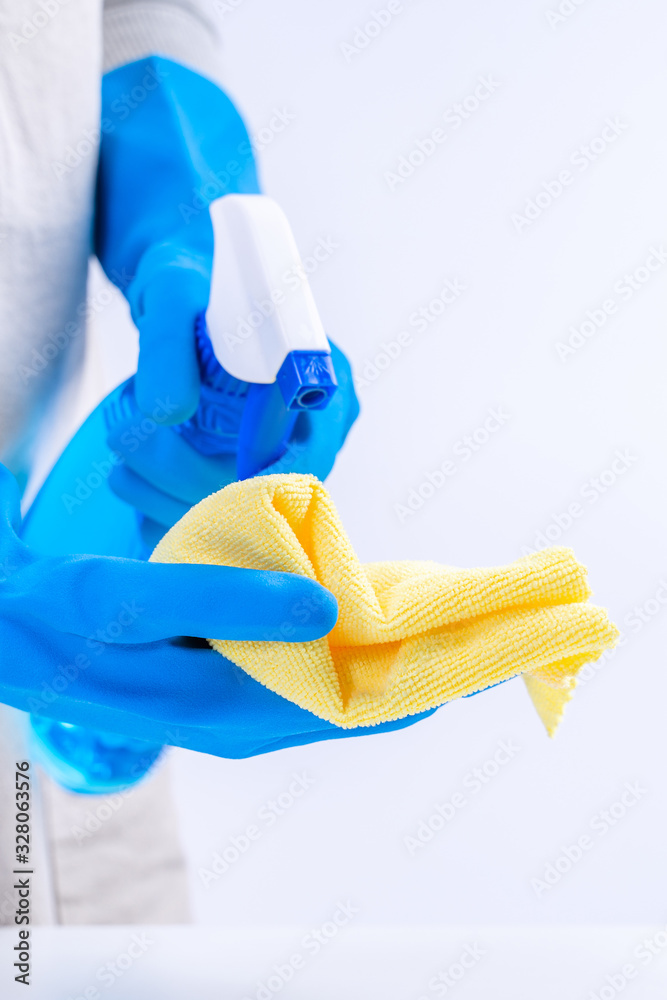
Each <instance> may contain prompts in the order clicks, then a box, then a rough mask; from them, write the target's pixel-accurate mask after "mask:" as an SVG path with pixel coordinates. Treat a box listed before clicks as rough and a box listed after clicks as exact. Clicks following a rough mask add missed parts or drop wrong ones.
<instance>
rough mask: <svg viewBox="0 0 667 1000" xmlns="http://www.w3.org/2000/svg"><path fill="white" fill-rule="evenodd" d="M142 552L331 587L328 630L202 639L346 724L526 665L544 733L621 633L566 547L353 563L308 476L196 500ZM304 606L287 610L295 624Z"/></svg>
mask: <svg viewBox="0 0 667 1000" xmlns="http://www.w3.org/2000/svg"><path fill="white" fill-rule="evenodd" d="M151 558H152V559H153V560H154V561H156V562H191V563H217V564H224V565H230V566H239V567H245V568H249V569H264V570H278V571H283V572H291V573H300V574H302V575H304V576H308V577H310V578H311V579H313V580H318V581H319V582H320V583H321V584H322V585H323V586H325V587H327V588H328V589H329V590H330V591H331V592H332V593H333V594H334V595H335V596H336V598H337V600H338V607H339V616H338V622H337V624H336V627H335V628H334V629H333V631H332V632H330V633H329V635H328V636H327V637H326V638H324V639H319V640H318V641H316V642H309V643H289V642H284V641H275V642H235V641H229V640H225V641H222V640H218V639H215V638H212V639H211V640H210V642H211V645H212V646H213V648H214V649H216V650H218V651H219V652H220V653H222V654H223V655H224V656H226V657H227V658H228V659H230V660H232V661H233V662H234V663H235V664H237V665H238V666H239V667H241V669H243V670H244V671H246V672H247V673H248V674H250V676H251V677H253V678H255V680H257V681H259V682H260V683H261V684H264V685H265V686H266V687H268V688H269V689H270V690H272V691H275V692H276V693H278V694H280V695H282V696H283V697H285V698H288V699H289V700H290V701H292V702H294V703H296V704H297V705H299V706H301V707H302V708H305V709H307V710H308V711H310V712H313V713H314V714H315V715H317V716H319V717H320V718H323V719H327V720H328V721H329V722H332V723H334V724H335V725H338V726H342V727H343V728H351V727H355V726H361V725H364V726H368V725H375V724H377V723H380V722H387V721H390V720H394V719H401V718H405V717H406V716H408V715H414V714H416V713H418V712H423V711H425V710H426V709H430V708H434V707H436V706H439V705H443V704H444V703H445V702H448V701H451V700H452V699H454V698H460V697H463V696H465V695H470V694H474V693H475V692H476V691H480V690H482V689H484V688H486V687H489V686H490V685H493V684H497V683H499V682H500V681H504V680H508V679H509V678H511V677H515V676H517V675H519V674H523V675H524V678H525V680H526V683H527V687H528V691H529V693H530V696H531V698H532V700H533V702H534V704H535V707H536V708H537V711H538V712H539V714H540V717H541V719H542V721H543V722H544V724H545V726H546V728H547V730H548V732H549V733H550V734H551V735H553V733H554V732H555V729H556V727H557V725H558V723H559V721H560V719H561V716H562V714H563V709H564V706H565V704H566V703H567V702H568V701H569V699H570V698H571V696H572V692H573V689H574V685H575V678H576V674H577V672H578V671H579V669H580V668H581V667H582V666H583V665H584V664H585V663H588V662H591V661H593V660H596V659H597V658H598V657H599V656H600V655H601V654H602V653H603V652H604V650H606V649H610V648H611V647H612V646H613V645H614V643H615V642H616V639H617V637H618V631H617V629H616V628H615V626H614V625H612V623H611V622H610V620H609V618H608V616H607V613H606V611H605V610H604V609H603V608H598V607H594V606H593V605H591V604H589V603H588V602H587V599H588V597H589V596H590V593H591V592H590V588H589V586H588V583H587V580H586V570H585V568H584V567H583V566H581V565H580V564H579V563H578V562H577V561H576V559H575V557H574V554H573V553H572V551H571V550H570V549H566V548H551V549H545V550H543V551H541V552H538V553H537V554H535V555H531V556H526V557H524V558H522V559H519V560H518V561H517V562H514V563H512V564H511V565H509V566H504V567H499V568H490V569H458V568H454V567H450V566H442V565H439V564H437V563H432V562H408V561H402V562H381V563H367V564H365V565H362V564H361V563H360V562H359V560H358V558H357V556H356V555H355V552H354V549H353V547H352V544H351V542H350V540H349V538H348V537H347V535H346V533H345V530H344V528H343V526H342V524H341V521H340V518H339V516H338V512H337V511H336V508H335V506H334V503H333V501H332V499H331V497H330V496H329V494H328V492H327V490H326V489H325V487H324V486H323V485H322V483H321V482H320V481H319V480H318V479H316V478H315V477H313V476H304V475H295V474H287V475H274V476H261V477H258V478H255V479H250V480H246V481H244V482H239V483H233V484H232V485H230V486H227V487H225V489H223V490H220V492H219V493H214V494H213V495H212V496H210V497H207V498H206V499H205V500H203V501H202V502H201V503H199V504H197V506H195V507H193V508H192V509H191V510H190V511H189V512H188V513H187V514H186V515H185V517H183V518H182V519H181V520H180V521H179V522H178V523H177V524H176V525H175V526H174V527H173V528H172V529H171V531H169V532H168V533H167V535H165V537H164V538H163V539H162V541H161V542H160V544H159V545H158V546H157V548H156V549H155V551H154V553H153V555H152V557H151ZM304 614H306V615H307V614H308V609H307V608H306V607H301V606H297V607H296V608H295V609H294V615H295V620H296V619H297V618H298V616H301V617H300V618H299V620H303V618H302V616H303V615H304ZM289 628H290V623H289V622H285V626H284V629H283V632H282V635H279V636H278V637H277V638H279V639H280V638H287V637H288V636H289Z"/></svg>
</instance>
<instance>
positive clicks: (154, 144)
mask: <svg viewBox="0 0 667 1000" xmlns="http://www.w3.org/2000/svg"><path fill="white" fill-rule="evenodd" d="M142 94H143V95H144V96H143V98H142V100H141V101H139V100H138V97H139V96H141V95H142ZM132 95H135V96H136V98H137V99H135V100H133V98H132ZM128 104H133V105H134V107H132V108H130V107H129V106H128ZM121 115H122V118H121ZM102 126H103V128H102V143H101V151H100V170H99V181H98V199H97V222H96V252H97V255H98V257H99V259H100V261H101V263H102V266H103V267H104V269H105V271H106V273H107V275H108V276H109V277H110V278H111V280H112V281H115V282H116V284H118V285H119V287H121V288H122V290H123V291H124V292H125V294H126V296H127V298H128V300H129V303H130V307H131V311H132V318H133V319H134V322H135V323H136V325H137V327H138V330H139V343H140V353H139V365H138V371H137V375H136V381H135V396H136V399H137V403H138V405H139V408H140V409H141V410H142V411H143V412H144V413H145V414H147V415H149V416H150V414H151V413H152V412H153V411H154V409H155V408H156V406H160V404H161V402H162V401H165V400H166V399H168V401H169V414H170V415H169V417H168V419H167V420H163V421H162V423H163V425H164V426H163V427H161V429H160V430H159V431H158V433H157V434H155V435H152V436H151V438H150V440H149V441H147V442H146V443H145V447H144V446H143V445H142V446H140V447H137V443H138V442H137V436H136V435H134V434H132V433H129V434H128V433H126V432H127V431H128V430H130V431H131V427H132V421H129V422H128V423H127V425H120V426H118V427H117V428H115V430H114V433H113V434H112V436H111V438H110V440H109V446H110V447H111V448H113V449H114V450H115V451H118V452H119V453H120V454H121V455H123V457H124V458H125V459H126V461H125V463H124V464H123V465H122V466H121V467H119V468H118V469H117V470H115V471H114V474H113V476H112V478H111V480H110V485H111V487H112V489H113V490H114V491H115V492H116V494H117V495H118V496H120V497H121V499H123V500H126V501H127V502H128V503H130V504H131V505H132V506H134V507H136V508H137V509H138V510H140V511H142V512H143V513H145V514H146V515H147V516H148V517H149V518H150V519H152V520H153V521H155V522H157V524H159V525H162V526H163V527H165V526H166V527H170V526H171V525H172V524H174V523H175V521H177V520H178V519H179V518H180V517H181V516H182V515H183V514H184V513H185V511H186V510H188V509H189V507H190V506H192V504H194V503H197V502H198V501H199V500H201V499H203V497H205V496H208V495H209V494H210V493H212V492H214V491H215V490H217V489H220V488H221V487H222V486H224V485H226V484H227V483H229V482H231V481H233V480H234V479H235V478H236V473H235V464H234V461H233V460H231V459H229V458H222V459H221V458H205V457H203V456H201V455H199V454H197V453H195V452H194V451H193V450H192V449H191V448H190V447H189V446H188V445H186V444H185V443H184V442H183V440H182V439H181V438H180V437H179V436H178V435H177V434H175V433H174V432H173V431H170V430H169V429H168V428H167V426H166V425H167V424H171V425H173V424H177V423H180V422H182V421H183V420H185V419H186V418H187V417H189V416H191V415H192V413H193V412H194V410H195V409H196V406H197V401H198V398H199V370H198V366H197V358H196V352H195V344H194V322H195V318H196V316H197V314H198V313H199V312H201V310H202V309H204V308H205V307H206V305H207V303H208V296H209V287H210V272H211V261H212V253H213V230H212V224H211V220H210V216H209V212H208V204H209V203H210V201H212V200H213V199H215V198H219V197H222V196H223V195H225V194H229V193H232V192H234V193H251V194H252V193H259V184H258V180H257V174H256V169H255V162H254V157H253V153H252V147H251V143H250V139H249V137H248V134H247V131H246V129H245V126H244V124H243V121H242V119H241V117H240V116H239V114H238V112H237V111H236V109H235V107H234V105H233V104H232V103H231V101H230V100H229V99H228V98H227V97H226V96H225V94H224V93H223V92H222V91H221V90H220V89H219V88H218V87H217V86H216V85H215V84H213V83H211V82H210V81H209V80H206V79H205V78H204V77H201V76H199V75H198V74H197V73H194V72H192V71H191V70H189V69H186V68H185V67H183V66H180V65H178V64H177V63H174V62H171V61H170V60H168V59H163V58H161V57H157V56H152V57H150V58H148V59H144V60H140V61H138V62H135V63H131V64H129V65H127V66H123V67H121V68H120V69H117V70H114V71H112V72H111V73H108V74H106V75H105V77H104V79H103V85H102ZM332 351H333V360H334V365H335V368H336V374H337V377H338V382H339V390H338V392H337V393H336V396H335V397H334V400H333V401H332V403H331V404H330V406H329V407H328V408H327V409H326V410H324V411H322V412H317V413H311V414H303V415H302V416H300V417H299V420H298V424H297V427H296V428H295V431H294V434H293V437H292V441H291V442H290V448H289V451H288V453H287V454H286V455H285V456H284V457H283V459H282V460H281V462H280V463H279V468H280V469H282V470H284V471H293V472H311V473H313V474H315V475H317V476H319V477H320V478H321V479H324V478H325V477H326V476H327V475H328V474H329V472H330V471H331V468H332V467H333V464H334V460H335V457H336V454H337V453H338V451H339V449H340V448H341V446H342V444H343V441H344V440H345V436H346V434H347V432H348V430H349V428H350V426H351V425H352V423H353V422H354V420H355V419H356V416H357V414H358V412H359V405H358V403H357V399H356V396H355V392H354V385H353V381H352V376H351V372H350V366H349V363H348V361H347V359H346V358H345V356H344V355H343V354H342V352H341V351H340V350H338V349H337V348H334V347H333V345H332ZM162 410H163V411H164V406H163V407H162ZM124 439H125V440H129V439H131V448H132V450H131V451H130V450H129V449H128V446H127V445H126V444H124ZM267 471H277V470H272V469H269V470H267Z"/></svg>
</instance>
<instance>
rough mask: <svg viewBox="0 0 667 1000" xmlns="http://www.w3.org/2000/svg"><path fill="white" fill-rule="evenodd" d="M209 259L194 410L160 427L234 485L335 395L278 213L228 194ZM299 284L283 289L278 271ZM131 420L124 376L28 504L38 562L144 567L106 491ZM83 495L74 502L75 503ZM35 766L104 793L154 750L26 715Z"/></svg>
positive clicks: (143, 547) (125, 520) (140, 548)
mask: <svg viewBox="0 0 667 1000" xmlns="http://www.w3.org/2000/svg"><path fill="white" fill-rule="evenodd" d="M210 212H211V219H212V222H213V230H214V254H213V270H212V279H211V295H210V301H209V305H208V307H207V309H206V311H205V313H202V314H201V315H200V316H198V317H197V320H196V324H195V330H194V336H195V338H196V344H197V355H198V361H199V368H200V375H201V392H200V401H199V406H198V408H197V411H196V412H195V414H194V415H193V416H192V417H191V418H190V419H189V420H187V421H186V422H185V423H183V424H181V425H179V426H177V427H173V428H171V430H172V431H173V432H174V433H177V434H180V435H181V436H182V437H183V438H184V439H185V440H186V441H187V442H188V443H189V444H190V445H191V446H192V447H193V448H195V449H197V450H198V451H199V452H200V453H202V454H205V455H235V456H236V466H237V475H238V478H239V479H247V478H249V477H250V476H253V475H256V474H257V473H258V472H260V471H261V470H262V469H264V468H266V467H267V466H268V465H271V464H272V463H273V462H275V461H277V460H278V459H279V458H280V457H281V455H283V454H284V452H285V451H286V449H287V447H288V443H289V438H290V435H291V433H292V430H293V428H294V422H295V420H296V418H297V416H298V414H299V412H300V411H304V410H319V409H324V408H325V407H326V406H327V405H328V403H329V400H330V399H331V397H332V395H333V394H334V392H335V391H336V377H335V374H334V369H333V364H332V361H331V353H330V348H329V343H328V340H327V338H326V335H325V333H324V329H323V327H322V323H321V320H320V317H319V315H318V312H317V307H316V305H315V301H314V299H313V296H312V293H311V290H310V287H309V285H308V281H307V278H306V275H305V272H304V270H303V267H302V265H301V261H300V257H299V253H298V250H297V247H296V243H295V241H294V237H293V235H292V232H291V229H290V226H289V223H288V221H287V218H286V217H285V215H284V213H283V211H282V209H281V208H280V207H279V206H278V205H277V204H276V202H274V201H273V200H272V199H270V198H268V197H266V196H265V195H237V194H230V195H226V196H225V197H223V198H220V199H218V200H217V201H214V202H213V203H212V204H211V206H210ZM288 272H290V273H297V274H300V275H301V276H302V281H301V282H300V284H299V287H298V288H297V289H295V290H293V289H292V288H290V289H287V287H286V285H285V283H284V280H283V276H284V275H285V274H286V273H288ZM134 415H136V416H137V419H139V420H141V418H142V414H140V413H139V411H138V408H137V405H136V402H135V398H134V379H133V378H132V379H129V380H128V381H127V382H125V383H123V384H122V385H121V386H118V387H117V388H116V389H114V390H113V392H111V393H110V394H109V396H107V398H106V399H105V400H103V402H102V403H100V405H99V406H98V407H97V408H96V409H95V410H94V411H93V413H91V415H90V416H89V417H88V418H87V420H86V421H85V422H84V423H83V424H82V426H81V427H80V429H79V430H78V431H77V433H76V434H75V436H74V437H73V438H72V440H71V441H70V443H69V444H68V445H67V447H66V448H65V450H64V451H63V453H62V455H61V456H60V458H59V459H58V461H57V462H56V464H55V466H54V468H53V469H52V471H51V473H50V474H49V476H48V478H47V479H46V481H45V482H44V485H43V486H42V488H41V490H40V491H39V493H38V494H37V496H36V497H35V500H34V501H33V503H32V505H31V507H30V510H29V511H28V513H27V515H26V518H25V520H24V525H23V529H22V535H23V538H24V540H25V541H26V542H27V543H28V544H29V545H30V546H31V547H32V548H33V549H34V550H35V551H37V552H39V553H40V554H42V555H63V554H68V553H74V552H86V553H92V554H96V555H107V556H122V557H126V558H134V559H147V558H148V556H149V555H150V552H151V550H152V548H153V547H154V545H155V544H157V542H158V541H159V538H160V534H159V533H158V534H156V532H155V529H156V528H157V526H155V525H154V523H153V522H150V525H148V524H146V523H145V522H144V518H143V515H141V514H140V513H139V512H138V511H136V510H135V509H134V508H132V507H130V506H129V505H128V504H126V503H124V502H123V501H122V500H120V499H119V498H118V497H117V496H116V495H115V494H114V493H113V492H112V491H111V489H110V488H109V486H108V482H107V479H108V476H109V474H110V472H111V470H112V468H113V461H112V458H113V456H112V455H110V452H109V448H108V446H107V445H106V438H107V435H108V432H109V430H110V429H111V428H112V427H113V426H114V424H115V423H116V422H118V421H119V420H124V419H126V418H127V417H128V416H134ZM81 498H83V499H81ZM31 721H32V731H33V744H34V753H35V757H36V759H38V760H39V761H40V762H41V763H42V764H43V766H44V767H45V768H46V769H47V770H48V772H49V773H50V774H51V775H52V776H53V777H54V778H56V780H58V781H59V782H60V783H61V784H62V785H64V786H65V787H67V788H69V789H71V790H73V791H77V792H88V793H96V794H101V793H107V792H111V791H116V790H119V789H122V788H126V787H128V786H130V785H132V784H134V783H135V782H136V781H138V780H139V779H140V778H141V777H143V775H144V774H146V773H147V771H148V770H150V768H151V767H152V766H153V764H154V763H155V761H156V760H157V758H158V757H159V755H160V751H161V749H162V748H161V747H159V746H155V745H153V744H148V743H141V742H140V741H137V740H128V739H125V738H123V737H119V736H117V735H114V734H109V733H97V732H92V731H90V730H87V729H85V728H83V727H81V726H73V725H71V724H69V723H64V722H56V721H54V720H52V719H49V718H46V717H42V716H40V717H37V716H33V717H32V719H31Z"/></svg>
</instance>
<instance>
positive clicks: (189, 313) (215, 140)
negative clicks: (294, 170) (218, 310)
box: [95, 56, 259, 424]
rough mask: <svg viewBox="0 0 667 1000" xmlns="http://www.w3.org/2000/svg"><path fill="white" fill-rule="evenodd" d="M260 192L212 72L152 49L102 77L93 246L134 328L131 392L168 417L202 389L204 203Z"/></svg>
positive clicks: (208, 252) (207, 263) (247, 148)
mask: <svg viewBox="0 0 667 1000" xmlns="http://www.w3.org/2000/svg"><path fill="white" fill-rule="evenodd" d="M230 192H236V193H245V194H257V193H258V192H259V185H258V181H257V173H256V170H255V161H254V158H253V153H252V147H251V144H250V139H249V138H248V133H247V131H246V128H245V125H244V124H243V121H242V120H241V117H240V115H239V113H238V112H237V110H236V108H235V107H234V105H233V104H232V102H231V101H230V100H229V98H228V97H226V96H225V94H223V92H222V91H221V90H220V88H219V87H217V86H216V85H215V84H214V83H212V82H211V81H210V80H207V79H205V78H204V77H202V76H199V75H198V74H197V73H193V72H192V70H189V69H186V68H185V67H184V66H180V65H179V64H178V63H175V62H172V61H171V60H169V59H163V58H161V57H159V56H151V57H150V58H148V59H142V60H139V61H137V62H133V63H129V64H128V65H126V66H122V67H120V68H119V69H116V70H113V71H112V72H110V73H107V74H106V75H105V76H104V77H103V80H102V139H101V147H100V164H99V174H98V184H97V210H96V224H95V251H96V253H97V256H98V258H99V260H100V263H101V264H102V267H103V268H104V270H105V272H106V274H107V275H108V277H109V278H110V279H111V280H112V281H113V282H114V283H115V284H117V285H118V286H119V288H121V290H122V291H123V292H124V293H125V295H126V296H127V299H128V301H129V303H130V308H131V312H132V318H133V320H134V322H135V323H136V325H137V328H138V330H139V351H140V353H139V366H138V371H137V381H136V395H137V401H138V403H139V406H140V408H141V409H142V410H143V411H144V412H145V413H146V414H150V413H151V412H152V411H153V409H154V408H155V406H156V405H159V401H160V400H164V399H165V397H168V398H169V400H170V403H171V405H172V407H173V409H172V410H171V413H170V417H169V422H170V423H172V424H176V423H180V422H182V421H183V420H185V419H186V418H187V417H189V416H191V415H192V414H193V412H194V411H195V409H196V407H197V402H198V399H199V370H198V367H197V359H196V354H195V344H194V323H195V318H196V316H197V314H198V313H199V312H201V310H202V309H204V308H205V307H206V305H207V303H208V296H209V284H210V273H211V261H212V254H213V228H212V224H211V219H210V216H209V212H208V205H209V203H210V202H211V201H212V200H213V199H215V198H219V197H222V196H223V195H225V194H229V193H230Z"/></svg>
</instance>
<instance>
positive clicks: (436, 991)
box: [0, 920, 667, 1000]
mask: <svg viewBox="0 0 667 1000" xmlns="http://www.w3.org/2000/svg"><path fill="white" fill-rule="evenodd" d="M323 922H324V921H320V920H318V921H317V923H316V924H315V926H314V927H311V926H310V925H303V924H302V925H300V926H295V927H283V928H280V929H267V928H257V929H256V930H255V931H249V930H245V931H243V930H238V929H235V928H231V927H211V928H184V927H173V928H165V927H148V928H144V927H141V928H134V927H112V928H104V929H102V928H72V929H71V930H69V931H66V930H51V931H48V930H45V929H40V930H39V931H37V932H36V933H35V934H34V936H33V939H32V947H33V955H34V965H33V977H32V985H31V987H30V997H31V1000H56V998H57V1000H83V998H85V1000H101V998H103V997H106V996H113V997H114V1000H184V998H186V997H188V998H189V997H196V998H197V1000H272V998H273V997H274V996H284V997H289V998H290V1000H315V998H316V1000H341V998H342V997H345V998H346V1000H370V998H373V1000H376V998H377V1000H380V998H381V1000H435V998H437V997H442V996H450V995H451V996H456V997H458V998H460V1000H489V998H490V997H492V998H493V1000H535V998H536V997H539V998H540V1000H574V998H579V997H581V998H582V1000H584V998H585V1000H600V991H602V998H603V1000H613V997H614V996H617V995H618V994H623V995H624V996H628V997H630V996H631V997H635V998H638V997H641V998H645V1000H653V998H658V997H662V996H664V991H665V987H666V986H667V958H666V957H665V954H666V947H665V942H667V933H666V932H665V927H664V924H663V925H661V926H659V927H657V926H644V927H641V926H624V927H614V928H609V927H606V928H602V927H576V926H575V927H566V928H563V927H553V928H550V929H548V930H538V929H536V928H534V927H533V928H531V927H518V928H514V929H511V928H502V927H491V926H458V927H412V928H410V927H398V928H395V929H387V928H378V927H365V928H359V927H354V926H347V927H343V928H341V930H340V931H339V932H338V933H337V934H335V935H333V936H331V937H330V938H328V939H327V938H326V937H324V936H322V938H321V940H322V941H323V942H326V943H323V944H321V945H319V947H318V945H317V941H316V939H315V937H313V934H312V931H313V930H315V931H318V929H319V926H320V924H321V923H323ZM14 937H15V936H14V935H13V932H11V931H2V932H0V954H1V955H2V958H3V963H2V964H3V967H2V969H1V970H0V985H2V987H3V992H2V996H3V998H4V997H7V998H12V1000H13V998H14V997H22V996H24V995H26V994H25V989H24V987H23V986H20V985H19V984H14V983H13V982H12V979H11V976H9V975H8V969H9V965H10V963H9V962H7V956H8V953H9V951H10V950H11V948H12V947H13V944H14ZM137 939H138V940H137ZM128 947H130V948H131V952H130V953H129V954H128ZM316 947H317V951H316ZM132 952H133V953H134V956H136V957H134V960H133V955H132ZM294 956H297V960H296V962H294ZM463 956H466V958H465V964H462V963H461V961H460V960H461V958H462V957H463ZM290 960H292V962H294V964H293V965H292V974H291V976H290V971H289V965H290ZM466 965H467V966H468V968H466V967H465V966H466ZM274 977H275V978H274ZM281 982H282V985H281ZM443 989H444V990H445V991H446V992H443ZM86 990H88V991H89V993H88V995H87V996H86ZM94 990H97V994H95V992H90V991H94ZM610 990H612V991H613V992H609V991H610ZM626 990H627V992H626ZM21 991H23V992H21Z"/></svg>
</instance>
